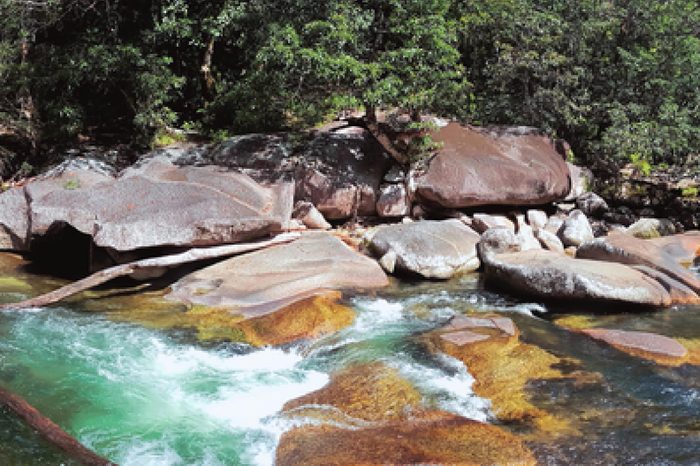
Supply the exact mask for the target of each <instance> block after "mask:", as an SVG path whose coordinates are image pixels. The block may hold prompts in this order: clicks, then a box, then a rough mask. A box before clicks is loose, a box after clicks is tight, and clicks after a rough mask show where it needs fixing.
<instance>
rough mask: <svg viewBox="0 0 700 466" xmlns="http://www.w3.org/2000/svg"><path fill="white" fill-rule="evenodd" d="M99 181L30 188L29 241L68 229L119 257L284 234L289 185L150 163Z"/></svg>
mask: <svg viewBox="0 0 700 466" xmlns="http://www.w3.org/2000/svg"><path fill="white" fill-rule="evenodd" d="M94 177H95V175H94V174H91V175H90V177H87V176H85V175H84V174H81V175H80V176H77V177H76V178H75V179H73V178H70V179H68V180H66V179H65V177H63V178H50V179H46V180H42V181H38V182H35V183H31V184H29V185H28V186H27V187H26V194H27V198H28V200H29V205H30V211H31V233H32V235H45V234H47V233H48V232H49V231H50V230H51V229H52V228H54V227H55V226H57V225H69V226H71V227H73V228H74V229H76V230H77V231H79V232H81V233H83V234H85V235H89V236H91V237H92V240H93V241H94V243H95V244H96V245H97V246H99V247H103V248H109V249H112V250H115V251H131V250H136V249H141V248H150V247H157V246H179V247H188V246H206V245H215V244H222V243H235V242H238V241H244V240H250V239H254V238H258V237H261V236H264V235H267V234H269V233H272V232H276V231H279V230H281V229H283V228H284V227H285V225H286V223H287V222H288V221H289V218H290V216H291V209H292V189H293V188H292V186H291V184H288V183H280V184H276V185H270V186H263V185H260V184H258V183H257V182H255V181H253V180H252V179H251V178H250V177H248V176H246V175H244V174H241V173H234V172H227V171H223V170H221V169H217V168H214V167H176V166H174V165H172V164H171V163H170V162H169V161H167V160H164V159H153V160H150V161H149V162H147V163H145V164H143V165H141V166H139V167H133V168H130V169H129V170H127V171H126V172H125V173H124V174H123V175H122V176H121V177H119V178H117V179H116V180H112V179H102V180H97V182H94V181H95V180H94V179H93V178H94Z"/></svg>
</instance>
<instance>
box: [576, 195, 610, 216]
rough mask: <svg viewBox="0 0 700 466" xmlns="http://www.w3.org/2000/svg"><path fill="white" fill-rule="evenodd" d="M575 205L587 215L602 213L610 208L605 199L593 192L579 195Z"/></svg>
mask: <svg viewBox="0 0 700 466" xmlns="http://www.w3.org/2000/svg"><path fill="white" fill-rule="evenodd" d="M576 207H578V209H579V210H580V211H581V212H583V213H584V214H586V215H588V216H589V217H592V216H600V215H603V214H605V213H606V212H607V211H608V210H609V209H610V208H609V207H608V203H607V202H605V199H603V198H602V197H600V196H599V195H597V194H596V193H594V192H588V193H584V194H582V195H581V196H579V198H578V199H576Z"/></svg>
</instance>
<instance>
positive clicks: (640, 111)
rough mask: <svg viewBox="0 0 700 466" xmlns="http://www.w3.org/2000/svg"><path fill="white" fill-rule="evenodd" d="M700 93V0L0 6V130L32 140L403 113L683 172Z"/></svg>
mask: <svg viewBox="0 0 700 466" xmlns="http://www.w3.org/2000/svg"><path fill="white" fill-rule="evenodd" d="M699 89H700V8H699V7H698V3H697V0H664V1H652V2H649V1H642V0H479V1H470V0H324V1H319V0H277V1H274V2H272V1H266V0H212V1H208V0H189V1H187V0H151V1H144V0H0V138H1V137H2V136H3V134H10V133H12V134H13V135H14V136H16V137H19V138H20V139H23V140H25V141H28V142H29V144H28V146H32V145H36V144H37V142H39V141H44V142H47V143H50V142H56V141H70V140H75V138H86V137H87V138H90V137H96V136H99V137H103V138H104V137H106V136H109V135H118V136H120V137H122V138H124V137H128V138H129V139H130V140H132V141H135V142H137V143H139V144H143V145H147V144H149V143H150V142H151V141H152V140H153V138H154V137H156V136H157V135H158V134H159V133H162V131H163V129H164V128H167V127H180V128H186V129H196V130H199V131H202V132H208V133H210V134H217V133H221V132H226V133H231V132H244V131H246V132H247V131H268V130H278V129H285V128H294V127H302V126H307V125H313V124H316V123H319V122H322V121H324V120H327V119H329V118H330V117H332V116H334V115H336V114H337V113H338V112H340V111H343V110H348V109H366V110H367V111H368V112H369V114H370V116H371V114H372V113H373V111H374V110H375V109H377V108H389V107H399V108H403V109H406V110H407V111H410V112H411V113H413V114H418V113H420V112H435V113H439V114H444V115H449V116H453V117H457V118H460V119H462V120H464V121H470V122H475V123H479V124H491V123H498V124H522V125H529V126H536V127H540V128H542V129H545V130H546V131H548V132H550V133H551V134H552V135H555V136H558V137H563V138H565V139H567V140H568V141H569V142H570V143H571V145H572V147H573V150H574V153H575V155H576V156H577V157H578V158H579V159H580V160H583V161H587V162H589V163H594V162H601V161H618V162H620V161H623V162H624V161H628V160H630V159H634V160H642V161H648V162H653V163H661V162H665V163H682V162H685V161H686V159H688V158H689V157H692V156H694V155H695V154H698V153H700V90H699ZM226 133H222V134H226Z"/></svg>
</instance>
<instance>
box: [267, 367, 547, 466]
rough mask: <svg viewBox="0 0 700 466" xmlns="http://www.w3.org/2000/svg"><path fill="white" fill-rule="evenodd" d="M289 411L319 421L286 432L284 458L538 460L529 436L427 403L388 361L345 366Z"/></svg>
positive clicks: (291, 461) (280, 455)
mask: <svg viewBox="0 0 700 466" xmlns="http://www.w3.org/2000/svg"><path fill="white" fill-rule="evenodd" d="M465 388H466V387H465ZM283 412H284V414H285V415H286V416H287V417H289V418H291V419H297V420H298V421H302V420H304V419H307V420H308V418H309V417H313V418H315V420H316V421H315V423H314V424H315V425H304V426H301V427H297V428H294V429H292V430H291V431H289V432H287V433H285V434H284V435H283V436H282V439H281V440H280V443H279V446H278V448H277V459H276V463H277V464H278V465H297V464H304V465H307V464H308V465H329V464H409V463H421V462H422V463H456V464H496V463H510V464H513V463H517V464H534V458H533V456H532V454H531V453H530V451H529V450H528V449H527V448H526V447H524V446H523V444H522V442H521V441H520V440H519V439H517V438H516V437H515V436H513V435H512V434H510V433H508V432H506V431H504V430H502V429H500V428H498V427H496V426H492V425H488V424H483V423H480V422H477V421H473V420H470V419H466V418H463V417H460V416H456V415H454V414H450V413H446V412H442V411H431V410H425V409H424V408H423V407H422V397H421V394H420V393H419V392H418V391H417V390H416V389H415V388H414V387H413V386H412V385H411V383H409V382H408V381H407V380H405V379H403V378H402V377H401V376H400V374H399V373H398V371H397V370H396V369H393V368H391V367H389V366H387V365H385V364H383V363H378V362H374V363H366V364H362V363H360V364H356V365H353V366H350V367H348V368H346V369H344V370H341V371H340V372H338V373H336V374H334V375H333V377H332V378H331V380H330V382H329V383H328V385H326V386H325V387H323V388H321V389H320V390H317V391H315V392H312V393H309V394H307V395H304V396H302V397H300V398H297V399H295V400H292V401H290V402H288V403H287V404H286V405H285V406H284V408H283ZM319 422H321V423H322V424H321V425H318V423H319Z"/></svg>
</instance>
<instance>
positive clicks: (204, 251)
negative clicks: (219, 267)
mask: <svg viewBox="0 0 700 466" xmlns="http://www.w3.org/2000/svg"><path fill="white" fill-rule="evenodd" d="M299 236H300V234H299V233H283V234H281V235H278V236H276V237H274V238H272V239H271V240H267V241H259V242H257V243H241V244H226V245H223V246H214V247H210V248H192V249H189V250H187V251H185V252H182V253H179V254H171V255H168V256H161V257H151V258H148V259H141V260H138V261H135V262H129V263H128V264H121V265H115V266H114V267H110V268H108V269H104V270H101V271H99V272H97V273H94V274H92V275H89V276H87V277H85V278H83V279H81V280H78V281H76V282H73V283H71V284H69V285H66V286H63V287H61V288H58V289H57V290H54V291H50V292H48V293H46V294H43V295H40V296H36V297H34V298H30V299H27V300H25V301H21V302H19V303H11V304H3V305H0V311H3V310H15V311H18V310H21V309H27V308H30V307H41V306H47V305H49V304H54V303H57V302H59V301H61V300H64V299H66V298H68V297H69V296H73V295H75V294H78V293H80V292H82V291H85V290H89V289H90V288H94V287H96V286H98V285H101V284H103V283H107V282H108V281H110V280H113V279H115V278H118V277H125V276H128V275H133V274H137V273H141V274H144V273H145V272H148V271H153V270H159V269H164V268H165V269H167V268H170V267H174V266H178V265H182V264H187V263H191V262H197V261H202V260H208V259H218V258H223V257H227V256H233V255H236V254H242V253H244V252H250V251H255V250H258V249H263V248H268V247H270V246H275V245H278V244H282V243H288V242H290V241H294V240H295V239H297V238H299Z"/></svg>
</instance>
